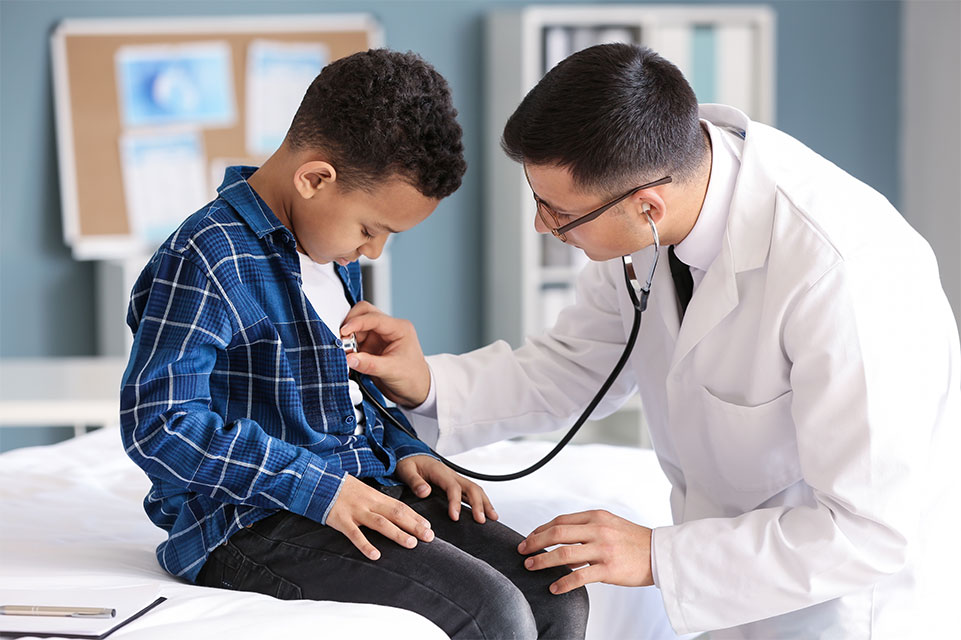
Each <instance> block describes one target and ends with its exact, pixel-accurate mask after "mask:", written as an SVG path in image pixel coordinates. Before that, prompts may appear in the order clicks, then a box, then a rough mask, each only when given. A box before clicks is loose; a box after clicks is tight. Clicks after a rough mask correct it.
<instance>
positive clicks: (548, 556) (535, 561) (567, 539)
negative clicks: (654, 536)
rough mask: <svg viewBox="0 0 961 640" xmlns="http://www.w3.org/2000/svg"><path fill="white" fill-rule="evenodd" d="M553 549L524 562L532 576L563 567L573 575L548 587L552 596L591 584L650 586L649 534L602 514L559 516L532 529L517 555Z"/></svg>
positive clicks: (632, 525)
mask: <svg viewBox="0 0 961 640" xmlns="http://www.w3.org/2000/svg"><path fill="white" fill-rule="evenodd" d="M554 545H561V546H558V547H557V548H555V549H553V550H551V551H548V552H547V553H540V554H537V555H534V556H531V557H529V558H527V560H525V561H524V566H525V567H527V569H529V570H531V571H536V570H538V569H546V568H547V567H560V566H565V565H566V566H568V567H570V568H571V569H576V571H574V572H573V573H571V574H569V575H567V576H565V577H563V578H561V579H560V580H558V581H556V582H555V583H553V584H552V585H551V587H550V589H551V593H553V594H556V595H560V594H562V593H567V592H568V591H572V590H573V589H577V588H578V587H582V586H584V585H586V584H589V583H591V582H605V583H607V584H616V585H621V586H624V587H645V586H649V585H652V584H654V579H653V577H652V576H651V530H650V529H648V528H647V527H642V526H640V525H637V524H634V523H633V522H630V521H628V520H625V519H624V518H621V517H618V516H615V515H614V514H612V513H608V512H607V511H583V512H581V513H573V514H569V515H564V516H558V517H556V518H554V519H553V520H551V521H550V522H548V523H547V524H544V525H541V526H539V527H538V528H536V529H534V531H532V532H531V534H530V535H529V536H527V538H526V539H525V540H524V541H523V542H521V543H520V545H518V547H517V550H518V551H519V552H520V553H523V554H531V553H537V552H538V551H540V550H541V549H546V548H548V547H552V546H554Z"/></svg>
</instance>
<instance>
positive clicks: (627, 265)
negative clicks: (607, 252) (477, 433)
mask: <svg viewBox="0 0 961 640" xmlns="http://www.w3.org/2000/svg"><path fill="white" fill-rule="evenodd" d="M645 216H646V217H647V222H648V224H650V225H651V232H652V233H653V235H654V259H653V260H651V268H650V270H649V271H648V274H647V282H645V283H644V285H643V286H641V284H640V282H639V281H638V279H637V276H636V274H635V272H634V262H633V260H631V256H629V255H627V256H622V257H621V262H622V263H623V265H624V281H625V282H626V283H627V293H628V295H629V296H630V298H631V305H633V307H634V321H633V324H632V326H631V333H630V335H629V336H628V338H627V344H625V345H624V352H623V353H622V354H621V357H620V359H618V361H617V364H615V365H614V368H613V369H612V370H611V373H610V375H608V376H607V380H605V381H604V384H602V385H601V388H600V389H598V391H597V393H596V394H595V395H594V399H593V400H591V402H590V404H588V405H587V407H586V408H585V409H584V412H583V413H581V416H580V417H579V418H578V419H577V421H576V422H575V423H574V425H573V426H572V427H571V428H570V429H569V430H568V432H567V433H566V434H565V435H564V437H563V438H561V440H560V442H558V443H557V445H556V446H555V447H554V448H553V449H551V450H550V452H548V454H547V455H545V456H544V457H543V458H541V459H540V460H538V461H537V462H535V463H534V464H532V465H531V466H529V467H527V468H526V469H521V470H520V471H516V472H514V473H506V474H502V475H490V474H487V473H478V472H476V471H471V470H470V469H465V468H464V467H462V466H460V465H458V464H456V463H454V462H451V461H450V460H448V459H447V458H445V457H444V456H442V455H440V454H439V453H437V452H436V451H434V450H433V449H432V448H430V447H428V448H430V452H431V453H432V454H434V455H435V456H437V457H438V458H439V459H440V460H441V461H442V462H443V463H444V464H446V465H447V466H448V467H450V468H451V469H453V470H454V471H456V472H457V473H460V474H461V475H465V476H467V477H469V478H474V479H475V480H488V481H491V482H503V481H507V480H516V479H518V478H523V477H524V476H526V475H530V474H532V473H534V472H535V471H537V470H538V469H540V468H541V467H543V466H544V465H545V464H547V463H548V462H550V461H551V460H553V459H554V456H556V455H557V454H558V453H560V451H561V449H563V448H564V447H565V446H567V443H568V442H570V441H571V438H573V437H574V435H575V434H577V432H578V431H579V430H580V428H581V427H582V426H583V425H584V423H585V422H587V419H588V418H590V417H591V414H592V413H593V412H594V409H595V408H597V405H598V404H600V402H601V400H603V399H604V396H605V395H607V392H608V390H609V389H610V388H611V385H612V384H614V380H615V379H617V376H618V375H620V373H621V370H622V369H623V368H624V365H625V364H627V360H628V358H630V357H631V352H632V351H633V350H634V343H635V342H636V341H637V334H638V332H639V331H640V329H641V314H642V313H643V312H644V310H645V309H647V298H648V296H649V295H650V293H651V282H652V281H653V280H654V270H655V269H656V268H657V258H658V253H659V252H660V248H659V247H660V239H659V237H658V235H657V227H656V226H655V225H654V221H653V220H651V216H650V215H648V214H647V212H645ZM345 344H347V343H345ZM352 346H353V348H356V342H353V343H352ZM349 348H350V347H348V349H349ZM355 376H356V377H355ZM351 377H353V378H354V379H355V382H357V384H358V386H360V390H361V392H362V393H363V394H364V398H366V399H367V400H368V401H369V402H370V403H371V404H373V405H374V406H375V407H377V409H378V410H379V411H380V413H381V414H382V415H383V416H384V417H385V418H386V419H387V420H388V421H389V422H390V423H391V424H393V425H394V426H395V427H397V428H398V429H400V430H401V431H403V432H404V433H406V434H407V435H409V436H411V437H412V438H415V439H418V440H419V439H420V438H418V437H417V434H416V433H414V432H413V430H412V429H409V428H407V427H406V426H405V425H404V424H402V423H401V422H400V421H399V420H397V419H396V418H395V417H394V416H393V415H391V413H390V412H389V411H387V409H386V408H384V406H383V405H381V404H380V402H378V401H377V399H376V398H374V396H373V394H372V393H371V392H370V391H369V390H368V389H367V388H366V387H365V386H364V385H363V384H361V381H360V380H359V379H358V378H359V374H357V373H356V372H352V373H351Z"/></svg>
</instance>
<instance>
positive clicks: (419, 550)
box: [121, 50, 587, 638]
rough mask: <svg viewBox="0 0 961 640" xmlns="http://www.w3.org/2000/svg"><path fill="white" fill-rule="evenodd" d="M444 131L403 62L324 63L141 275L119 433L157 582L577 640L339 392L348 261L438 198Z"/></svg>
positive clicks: (379, 54) (428, 89)
mask: <svg viewBox="0 0 961 640" xmlns="http://www.w3.org/2000/svg"><path fill="white" fill-rule="evenodd" d="M455 116H456V111H455V110H454V108H453V106H452V104H451V98H450V93H449V89H448V87H447V83H446V82H445V81H444V79H443V78H442V77H441V76H440V75H439V74H438V73H437V72H436V71H435V70H434V69H433V68H432V67H431V66H430V65H428V64H427V63H426V62H424V61H423V60H422V59H420V58H419V57H417V56H416V55H414V54H411V53H407V54H401V53H396V52H391V51H386V50H372V51H368V52H366V53H359V54H356V55H352V56H349V57H347V58H343V59H341V60H338V61H336V62H333V63H331V64H330V65H328V66H327V67H326V68H325V69H324V70H323V72H321V74H320V75H319V76H317V78H316V79H315V80H314V81H313V83H312V84H311V86H310V88H309V89H308V90H307V94H306V95H305V97H304V100H303V103H302V104H301V106H300V109H299V110H298V112H297V114H296V116H295V117H294V121H293V123H292V125H291V127H290V130H289V132H288V134H287V138H286V140H285V141H284V143H283V145H282V146H281V148H280V149H279V150H278V151H277V152H276V153H275V154H274V155H273V156H271V157H270V158H269V159H268V160H267V161H266V162H265V163H264V165H263V166H262V167H260V168H259V169H256V170H255V169H254V168H250V167H231V168H230V169H228V170H227V174H226V177H225V179H224V182H223V184H222V185H221V186H220V188H219V190H218V191H219V197H218V198H217V199H216V200H214V201H213V202H211V203H210V204H209V205H207V206H206V207H204V208H203V209H201V210H200V211H198V212H197V213H195V214H194V215H192V216H191V217H190V218H188V219H187V220H186V221H185V222H184V223H183V224H182V225H181V226H180V228H179V229H177V231H175V232H174V233H173V235H172V236H171V237H170V238H169V239H168V240H167V241H166V242H165V243H164V244H163V246H161V247H160V249H158V251H157V253H156V254H155V255H154V256H153V258H152V259H151V260H150V262H149V263H148V265H147V267H146V268H145V269H144V272H143V274H142V275H141V276H140V279H139V280H138V282H137V284H136V286H135V287H134V290H133V293H132V296H131V301H130V310H129V313H128V318H127V322H128V324H129V325H130V328H131V329H132V330H133V332H134V336H135V337H134V345H133V349H132V351H131V354H130V362H129V365H128V367H127V371H126V373H125V375H124V381H123V389H122V392H121V405H122V407H121V420H122V425H123V429H122V430H123V442H124V446H125V448H126V451H127V453H128V455H129V456H130V457H131V458H132V459H133V460H134V462H136V463H137V464H138V465H139V466H140V467H141V468H143V470H144V471H145V472H146V473H147V475H148V476H150V479H151V480H152V481H153V487H152V488H151V491H150V493H149V494H148V495H147V497H146V499H145V501H144V507H145V509H146V511H147V514H148V515H149V516H150V519H151V520H152V521H153V522H154V523H155V524H156V525H157V526H159V527H161V528H162V529H164V530H165V531H167V533H168V539H167V540H166V541H165V542H163V543H162V544H161V545H160V546H159V547H158V549H157V557H158V559H159V560H160V564H161V565H162V566H163V567H164V569H166V570H167V571H168V572H170V573H171V574H173V575H175V576H181V577H183V578H186V579H188V580H191V581H194V582H196V583H197V584H201V585H207V586H215V587H224V588H228V589H239V590H249V591H258V592H261V593H267V594H270V595H273V596H276V597H279V598H288V599H297V598H309V599H318V600H339V601H348V602H368V603H376V604H384V605H390V606H395V607H401V608H404V609H409V610H412V611H416V612H418V613H420V614H422V615H424V616H426V617H427V618H429V619H430V620H432V621H433V622H434V623H436V624H437V625H438V626H439V627H441V628H442V629H443V630H444V631H445V632H446V633H447V634H448V635H450V636H452V637H487V638H507V637H535V636H542V637H543V636H553V637H575V636H581V637H582V636H583V634H584V629H585V625H586V619H587V598H586V595H585V593H584V592H583V589H581V590H580V591H581V592H580V593H575V594H568V595H565V596H553V595H551V594H550V592H549V591H548V585H549V584H550V583H551V582H553V581H554V580H556V579H558V577H559V576H561V575H563V574H564V573H565V572H566V571H567V570H566V569H564V570H558V571H559V572H558V573H556V574H554V575H551V576H548V575H542V574H541V573H532V572H529V571H526V570H525V569H524V567H523V565H522V559H523V558H522V557H521V556H520V555H518V554H517V551H516V547H517V545H518V543H519V542H520V541H521V540H522V536H520V535H519V534H517V533H515V532H514V531H512V530H510V529H508V528H507V527H505V526H503V525H501V524H500V523H498V522H495V521H487V520H488V518H490V519H491V520H496V518H497V515H496V513H495V512H494V509H493V508H492V507H491V505H490V502H489V501H488V499H487V496H486V495H485V494H484V492H483V491H482V490H481V489H480V488H479V487H478V486H477V485H476V484H474V483H473V482H470V481H468V480H466V479H464V478H462V477H460V476H458V475H457V474H456V473H454V472H453V471H451V470H450V469H448V468H447V467H446V466H444V465H443V464H442V463H441V462H440V461H438V460H437V459H435V458H434V457H432V456H430V455H428V449H427V447H426V446H425V445H424V444H423V443H421V442H420V441H418V440H415V439H413V438H411V437H410V436H408V435H406V434H405V433H403V432H401V431H400V430H398V429H396V428H395V427H393V426H391V425H390V424H386V425H385V423H384V421H383V420H382V418H381V416H380V415H379V414H378V413H377V411H376V410H375V409H374V408H373V407H372V405H370V404H368V403H366V402H364V401H363V398H362V396H361V394H360V389H359V387H358V386H357V384H356V383H355V382H353V381H352V380H349V379H348V368H347V363H346V356H345V354H344V351H343V350H342V348H341V347H342V343H341V340H340V338H339V337H338V336H339V335H340V330H339V328H340V325H341V323H342V322H343V319H344V317H345V316H346V314H347V312H348V311H349V309H350V307H351V305H353V304H355V303H357V302H358V301H360V300H361V283H360V269H359V267H358V265H357V262H356V260H357V258H358V257H359V256H361V255H364V256H367V257H369V258H376V257H377V256H379V255H380V253H381V251H382V249H383V247H384V243H385V242H386V240H387V237H388V234H390V233H397V232H400V231H405V230H407V229H410V228H411V227H413V226H414V225H416V224H418V223H420V222H422V221H423V220H424V219H425V218H426V217H427V216H428V215H430V214H431V213H432V212H433V211H434V209H435V207H436V206H437V203H438V202H439V201H440V199H441V198H444V197H446V196H447V195H449V194H450V193H452V192H453V191H454V190H455V189H456V188H457V187H458V186H459V185H460V181H461V177H462V176H463V174H464V171H465V168H466V165H465V163H464V159H463V155H462V152H463V146H462V143H461V128H460V126H459V125H458V124H457V121H456V119H455ZM363 384H364V386H365V387H367V389H368V390H369V391H370V392H372V393H373V394H375V395H376V396H377V397H380V394H379V392H378V391H377V389H376V387H374V386H373V384H371V383H370V382H369V381H368V380H364V381H363ZM396 415H397V417H398V418H399V419H401V420H403V419H404V418H403V417H402V416H401V415H400V413H399V412H397V414H396ZM430 485H434V486H436V487H438V488H440V489H442V490H443V491H444V492H445V493H446V494H447V496H446V500H445V499H444V497H441V496H439V495H437V494H436V493H435V492H433V491H432V490H431V487H430ZM462 497H464V498H465V500H466V502H468V503H469V505H470V506H469V507H466V509H467V511H468V513H469V514H470V515H472V517H465V518H460V510H461V499H462Z"/></svg>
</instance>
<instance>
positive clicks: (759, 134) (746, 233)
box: [700, 104, 777, 277]
mask: <svg viewBox="0 0 961 640" xmlns="http://www.w3.org/2000/svg"><path fill="white" fill-rule="evenodd" d="M700 117H701V118H703V119H705V120H708V121H710V122H711V123H713V124H714V125H715V126H717V127H722V128H729V129H731V130H734V131H743V132H744V150H743V152H742V155H741V169H740V171H739V173H738V177H737V182H736V184H735V187H734V198H733V199H732V200H731V214H730V215H729V216H728V220H727V231H726V233H725V236H726V238H727V240H728V242H729V244H730V248H731V250H732V251H733V256H732V259H733V262H732V266H733V272H734V273H741V272H743V271H750V270H751V269H757V268H758V267H761V266H763V265H764V263H765V262H766V261H767V254H768V249H769V248H770V244H771V230H772V228H773V224H774V218H773V216H772V215H771V211H773V210H774V196H775V191H776V188H777V182H776V180H775V178H774V176H773V175H772V174H771V172H770V169H771V165H770V162H771V160H772V158H771V155H770V154H768V153H766V152H765V149H766V147H767V146H768V145H769V143H770V132H771V129H770V127H767V126H765V125H763V124H760V123H757V122H752V121H751V120H750V119H749V118H748V117H747V116H746V115H745V114H744V113H743V112H741V111H739V110H738V109H735V108H734V107H728V106H726V105H719V104H705V105H701V109H700ZM764 159H766V161H765V160H764ZM722 251H723V247H722ZM705 277H706V276H705Z"/></svg>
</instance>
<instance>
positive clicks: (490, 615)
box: [474, 578, 538, 640]
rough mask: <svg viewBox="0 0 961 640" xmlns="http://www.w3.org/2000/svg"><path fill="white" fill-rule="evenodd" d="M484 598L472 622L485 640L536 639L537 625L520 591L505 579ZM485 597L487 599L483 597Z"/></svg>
mask: <svg viewBox="0 0 961 640" xmlns="http://www.w3.org/2000/svg"><path fill="white" fill-rule="evenodd" d="M498 582H499V583H500V584H498V585H497V587H496V588H494V589H491V590H489V591H488V593H487V594H478V596H480V597H484V605H483V606H482V607H481V609H480V610H479V611H478V612H477V613H476V614H475V616H474V622H475V623H476V625H477V627H478V628H479V630H480V632H481V634H482V636H483V637H484V638H516V639H518V640H520V639H521V638H537V636H538V633H537V623H536V622H535V620H534V613H533V612H532V611H531V607H530V604H528V602H527V599H526V598H525V597H524V594H523V593H521V590H520V589H518V588H517V587H516V586H514V584H513V583H511V582H510V581H509V580H507V579H506V578H505V579H503V580H502V581H498ZM485 596H486V597H485Z"/></svg>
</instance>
